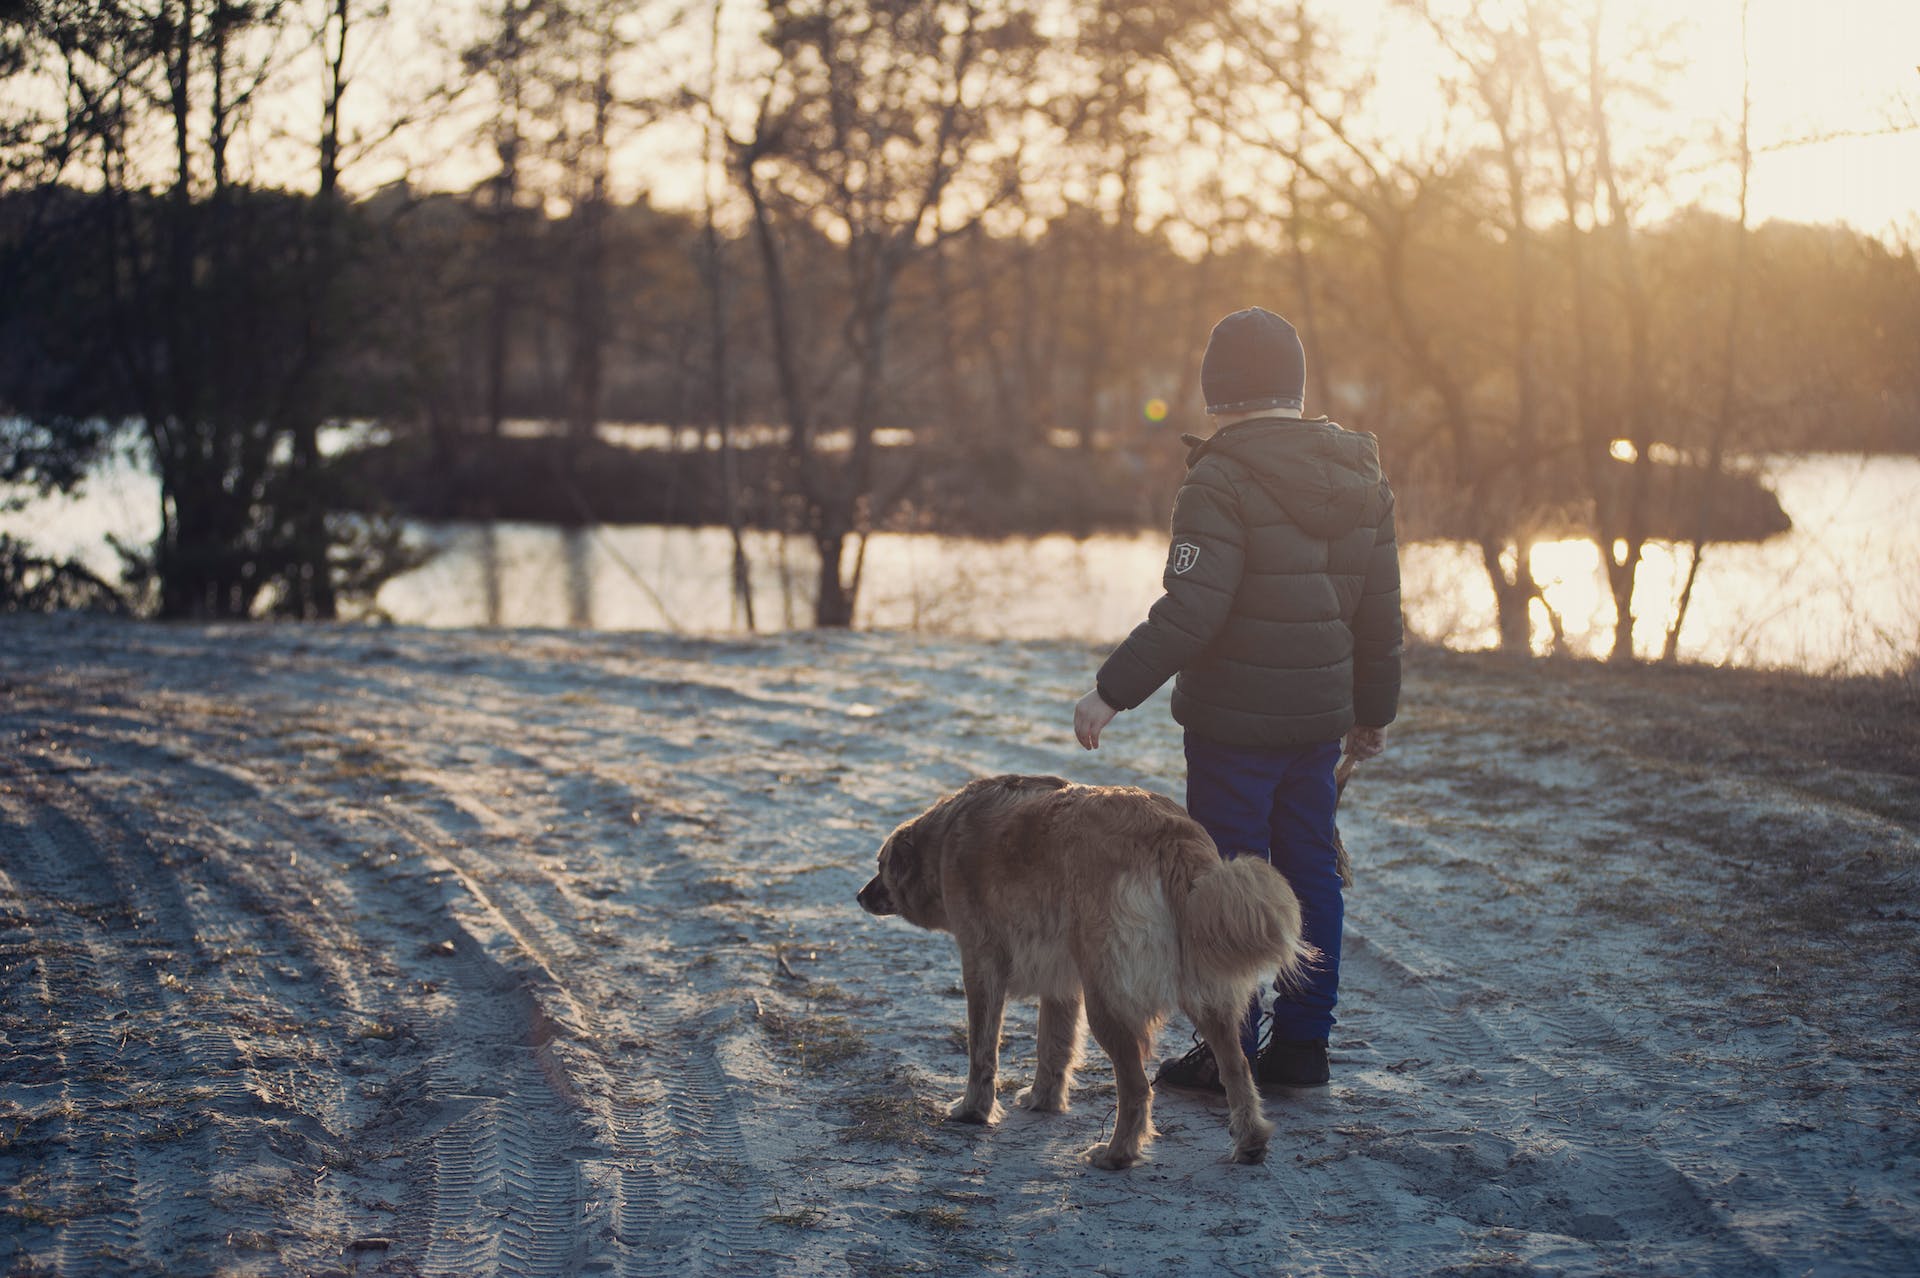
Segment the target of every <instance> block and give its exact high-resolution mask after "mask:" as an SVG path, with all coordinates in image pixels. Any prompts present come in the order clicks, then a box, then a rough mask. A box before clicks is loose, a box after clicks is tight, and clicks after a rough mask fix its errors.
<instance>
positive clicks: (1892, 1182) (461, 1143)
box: [0, 619, 1920, 1276]
mask: <svg viewBox="0 0 1920 1278" xmlns="http://www.w3.org/2000/svg"><path fill="white" fill-rule="evenodd" d="M1096 660H1097V656H1096V654H1095V653H1094V652H1093V651H1092V650H1090V649H1088V648H1086V647H1084V646H1079V645H1071V644H1009V643H978V642H948V641H926V640H922V639H918V638H915V637H911V636H903V635H869V634H852V635H831V636H812V635H794V636H782V637H775V638H766V639H754V640H744V641H740V640H735V641H719V640H686V639H677V638H671V637H665V636H659V635H644V634H634V635H606V634H601V635H572V634H569V635H560V634H552V633H528V632H517V633H503V632H444V631H420V630H405V629H391V630H368V629H350V628H295V627H267V626H259V627H244V628H234V627H161V626H139V625H123V624H113V623H107V622H97V621H85V620H70V619H60V620H44V619H12V620H6V621H4V622H0V1266H4V1267H5V1270H6V1271H7V1272H9V1273H15V1274H38V1273H59V1274H68V1275H91V1274H97V1273H168V1274H199V1273H213V1272H221V1273H261V1274H277V1273H298V1274H306V1273H339V1272H348V1273H397V1274H414V1273H420V1274H461V1275H464V1274H484V1273H496V1272H497V1273H508V1274H635V1275H642V1274H646V1275H653V1274H672V1275H676V1276H680V1275H685V1276H696V1275H758V1274H774V1273H781V1274H785V1273H793V1274H821V1275H841V1274H855V1275H869V1274H895V1273H935V1274H967V1273H976V1272H993V1273H1009V1274H1053V1273H1068V1272H1072V1273H1101V1274H1153V1275H1163V1274H1183V1273H1191V1274H1248V1275H1252V1274H1283V1273H1284V1274H1302V1275H1306V1274H1326V1275H1334V1274H1356V1275H1370V1274H1381V1275H1408V1274H1423V1273H1452V1274H1486V1275H1493V1274H1516V1275H1518V1274H1548V1273H1555V1274H1593V1273H1621V1274H1642V1273H1644V1274H1661V1275H1678V1274H1802V1273H1817V1274H1844V1273H1859V1274H1887V1273H1900V1272H1905V1273H1912V1272H1916V1271H1920V1201H1917V1200H1916V1195H1915V1192H1914V1185H1915V1181H1916V1176H1915V1173H1916V1169H1917V1168H1920V1157H1916V1156H1917V1155H1920V1105H1917V1097H1920V1053H1917V1052H1916V1039H1915V1029H1916V1023H1917V1021H1920V1017H1916V1006H1920V995H1916V986H1915V979H1916V978H1915V975H1914V954H1915V951H1916V946H1915V944H1914V942H1915V935H1916V933H1915V917H1916V916H1915V914H1914V913H1913V912H1912V908H1911V903H1912V900H1913V894H1914V885H1915V866H1916V864H1920V838H1916V829H1920V818H1917V817H1916V813H1915V806H1916V805H1915V803H1914V801H1913V795H1912V793H1911V786H1912V782H1911V780H1910V779H1905V778H1896V777H1890V776H1884V775H1875V774H1873V773H1871V772H1867V771H1861V770H1858V769H1857V768H1856V769H1847V768H1843V767H1835V766H1824V765H1822V766H1813V765H1809V767H1808V769H1806V771H1805V772H1804V774H1795V775H1792V776H1783V775H1782V774H1781V773H1780V771H1779V770H1778V769H1769V768H1762V767H1757V766H1756V767H1753V768H1751V769H1742V768H1740V767H1738V766H1729V765H1728V764H1727V763H1726V762H1725V759H1726V758H1732V759H1734V760H1735V761H1736V763H1737V761H1738V760H1739V759H1740V758H1742V757H1745V756H1743V755H1741V754H1740V753H1738V752H1737V751H1736V752H1733V753H1731V754H1727V755H1723V756H1722V757H1721V759H1719V760H1718V761H1716V760H1705V761H1703V760H1702V759H1700V758H1697V757H1691V756H1689V755H1688V754H1687V752H1686V751H1675V750H1667V749H1661V748H1658V743H1657V742H1656V743H1654V744H1652V745H1650V744H1649V741H1648V733H1647V732H1646V731H1644V730H1643V728H1644V722H1648V721H1651V719H1650V718H1649V717H1650V716H1657V714H1659V713H1661V712H1663V710H1664V711H1665V712H1668V713H1671V711H1672V707H1670V706H1668V707H1662V706H1661V705H1660V704H1659V703H1660V701H1661V693H1660V692H1659V690H1658V689H1657V688H1656V689H1654V690H1653V691H1650V692H1645V693H1644V694H1633V695H1629V694H1627V693H1624V692H1621V691H1619V690H1618V689H1615V688H1614V686H1613V685H1611V684H1604V683H1602V682H1601V681H1600V676H1596V675H1593V674H1591V673H1583V674H1580V675H1579V676H1578V677H1573V676H1571V675H1569V676H1567V677H1560V676H1558V675H1555V674H1554V673H1552V671H1551V669H1550V668H1548V669H1547V672H1546V673H1541V671H1542V668H1541V667H1537V666H1508V665H1503V664H1501V663H1496V662H1488V661H1477V662H1476V661H1472V660H1468V659H1462V658H1452V657H1445V656H1442V655H1438V654H1431V655H1425V656H1422V657H1420V658H1418V659H1416V660H1415V661H1414V662H1413V664H1412V668H1411V671H1410V679H1409V687H1408V695H1407V697H1406V704H1405V708H1404V711H1403V721H1402V723H1401V724H1400V725H1398V726H1397V728H1396V731H1395V733H1394V737H1393V745H1392V749H1391V751H1390V753H1389V755H1388V756H1387V757H1386V758H1384V759H1382V760H1380V761H1377V762H1375V763H1371V764H1369V765H1367V766H1366V767H1364V768H1363V769H1362V770H1361V772H1360V773H1359V775H1358V776H1357V778H1356V780H1355V782H1354V784H1353V786H1352V788H1351V789H1350V790H1349V792H1348V805H1347V810H1346V811H1345V813H1344V814H1343V830H1344V832H1345V834H1346V838H1347V841H1348V845H1349V846H1350V847H1351V848H1352V849H1353V850H1354V859H1355V862H1356V866H1357V872H1358V881H1357V883H1356V885H1355V887H1354V888H1353V890H1352V892H1351V894H1350V897H1349V901H1350V904H1349V927H1348V933H1347V938H1348V939H1347V954H1348V957H1347V966H1346V973H1347V974H1346V978H1345V985H1344V989H1343V1004H1342V1022H1341V1025H1340V1027H1339V1029H1338V1030H1337V1031H1336V1034H1335V1038H1334V1052H1333V1055H1334V1061H1335V1082H1334V1085H1333V1086H1332V1087H1331V1088H1330V1089H1328V1090H1326V1091H1322V1092H1318V1093H1313V1092H1307V1093H1300V1094H1297V1095H1295V1096H1291V1097H1285V1098H1278V1099H1274V1100H1270V1101H1269V1103H1268V1112H1269V1114H1270V1116H1272V1117H1273V1118H1274V1119H1275V1120H1276V1121H1277V1122H1278V1124H1279V1131H1278V1132H1277V1134H1276V1136H1275V1140H1274V1144H1273V1153H1272V1156H1271V1158H1270V1160H1269V1161H1268V1163H1267V1164H1266V1165H1264V1166H1261V1167H1253V1168H1247V1167H1236V1166H1230V1165H1226V1164H1223V1163H1222V1162H1220V1161H1219V1160H1220V1158H1221V1156H1222V1155H1223V1154H1224V1153H1225V1151H1226V1148H1227V1144H1228V1140H1227V1135H1226V1130H1225V1114H1224V1110H1223V1109H1221V1108H1219V1107H1215V1106H1210V1105H1208V1104H1206V1103H1203V1102H1201V1101H1198V1100H1195V1099H1193V1098H1190V1097H1187V1096H1184V1095H1178V1094H1175V1095H1164V1096H1162V1097H1160V1098H1159V1099H1158V1101H1157V1104H1156V1118H1157V1121H1158V1124H1159V1127H1160V1130H1161V1133H1162V1135H1161V1138H1160V1140H1159V1141H1158V1143H1157V1144H1156V1145H1155V1146H1154V1147H1153V1149H1152V1153H1151V1159H1150V1161H1149V1162H1148V1163H1146V1164H1145V1165H1144V1166H1142V1167H1140V1168H1138V1169H1135V1170H1134V1171H1131V1172H1128V1173H1122V1174H1112V1173H1105V1172H1099V1171H1093V1170H1090V1169H1088V1168H1087V1167H1085V1166H1084V1165H1082V1164H1080V1163H1079V1162H1077V1161H1076V1154H1077V1152H1078V1151H1079V1150H1081V1149H1083V1148H1085V1147H1086V1146H1087V1145H1088V1144H1090V1143H1091V1142H1093V1141H1094V1140H1095V1139H1097V1138H1098V1137H1099V1136H1100V1135H1101V1131H1102V1128H1103V1127H1104V1126H1105V1125H1107V1124H1109V1123H1110V1122H1111V1119H1112V1109H1113V1100H1112V1089H1111V1084H1110V1081H1109V1080H1110V1073H1109V1072H1108V1070H1107V1067H1106V1062H1105V1058H1104V1057H1102V1056H1100V1055H1099V1054H1098V1051H1097V1049H1091V1052H1092V1054H1091V1056H1090V1059H1089V1063H1088V1067H1087V1069H1086V1070H1085V1072H1084V1074H1083V1076H1082V1083H1081V1086H1080V1088H1079V1090H1078V1092H1077V1094H1076V1097H1075V1102H1074V1106H1073V1110H1072V1112H1071V1113H1069V1114H1067V1115H1065V1116H1061V1117H1041V1116H1035V1115H1030V1114H1026V1113H1024V1112H1021V1111H1013V1112H1012V1113H1011V1114H1010V1115H1009V1117H1008V1118H1007V1119H1006V1120H1005V1121H1004V1122H1003V1123H1002V1124H1001V1125H1000V1126H999V1127H997V1128H996V1129H994V1130H991V1131H983V1130H980V1129H976V1128H962V1127H954V1126H949V1125H946V1124H943V1123H942V1122H940V1121H938V1119H937V1117H936V1114H937V1106H939V1105H941V1104H943V1103H944V1102H945V1101H946V1100H948V1099H950V1098H951V1097H953V1096H954V1095H957V1094H958V1092H959V1090H960V1087H961V1082H962V1075H963V1071H964V1060H963V1055H962V1051H961V1043H962V1040H963V1036H964V1030H963V1028H962V1027H963V1025H964V1012H963V1002H962V998H961V995H960V990H959V986H958V963H957V960H956V958H955V955H954V952H953V949H952V946H951V943H950V942H949V941H948V940H947V939H946V938H944V937H940V936H936V935H931V934H927V933H922V932H919V931H916V930H915V929H913V928H911V927H909V926H907V925H906V924H904V923H901V922H899V921H898V920H876V919H872V918H869V917H867V916H866V915H865V914H863V913H862V912H861V911H860V910H859V908H858V907H857V906H856V905H855V904H854V900H853V894H854V892H855V890H856V889H857V888H858V887H859V886H860V884H861V883H862V882H863V881H864V880H865V878H866V876H867V874H868V873H869V869H870V866H871V863H872V857H873V853H874V851H875V850H876V848H877V847H878V844H879V842H880V839H881V838H882V837H883V835H884V834H885V832H886V831H887V830H888V829H890V828H891V827H892V826H893V825H894V824H895V823H897V822H898V821H900V820H902V819H905V818H906V817H908V816H911V815H912V814H914V813H915V812H917V811H918V810H920V808H921V807H923V806H924V805H925V804H926V803H927V802H929V801H931V800H932V799H933V798H934V797H936V796H937V795H938V794H939V793H941V792H942V791H944V790H946V789H948V788H950V787H953V786H956V785H958V784H960V783H961V782H963V781H964V780H966V779H967V778H969V777H971V776H975V775H980V774H987V773H995V772H1004V771H1024V772H1055V773H1060V774H1063V775H1066V776H1068V777H1071V778H1074V779H1076V780H1084V781H1091V782H1125V783H1135V784H1142V785H1147V786H1150V787H1152V788H1156V789H1160V790H1163V791H1167V792H1170V793H1173V794H1175V795H1176V796H1177V795H1178V794H1179V793H1180V785H1181V776H1182V764H1181V759H1180V750H1179V738H1178V735H1177V730H1176V729H1175V728H1174V727H1173V726H1172V725H1171V724H1170V722H1169V721H1168V720H1167V717H1166V714H1165V706H1164V693H1163V694H1162V696H1161V697H1160V698H1156V699H1155V701H1154V702H1152V703H1150V704H1149V705H1148V706H1147V707H1145V708H1143V709H1142V710H1141V711H1139V712H1136V713H1132V714H1129V715H1125V716H1122V717H1121V719H1120V720H1118V721H1117V722H1116V723H1115V725H1114V727H1113V728H1112V729H1110V730H1109V736H1108V739H1107V745H1106V747H1105V748H1103V749H1102V750H1101V751H1100V752H1099V753H1098V754H1096V755H1086V754H1083V753H1081V752H1080V751H1079V750H1078V749H1077V748H1076V747H1074V746H1073V744H1072V741H1071V734H1070V732H1069V718H1070V712H1071V706H1072V703H1073V700H1074V699H1075V698H1076V697H1077V696H1078V695H1079V693H1080V692H1081V691H1082V690H1083V689H1084V687H1085V685H1086V683H1087V681H1088V680H1089V678H1090V675H1091V671H1092V670H1093V668H1094V665H1095V663H1096ZM1686 686H1687V687H1694V686H1696V684H1687V685H1686ZM1755 757H1758V756H1755ZM1032 1024H1033V1017H1032V1011H1031V1009H1030V1008H1021V1009H1018V1010H1017V1011H1016V1013H1015V1014H1014V1015H1013V1016H1012V1017H1010V1019H1009V1031H1008V1041H1007V1049H1006V1052H1005V1063H1006V1071H1005V1074H1004V1080H1005V1082H1006V1084H1007V1085H1008V1086H1010V1087H1012V1086H1018V1085H1020V1084H1021V1083H1022V1081H1023V1076H1024V1075H1025V1074H1026V1073H1027V1072H1028V1071H1029V1070H1030V1068H1031V1060H1032V1055H1031V1051H1032V1049H1031V1030H1032ZM1185 1044H1186V1031H1185V1027H1183V1026H1180V1025H1178V1024H1176V1025H1175V1026H1172V1027H1170V1028H1169V1029H1168V1031H1167V1032H1166V1033H1165V1034H1164V1035H1163V1036H1162V1051H1163V1053H1171V1052H1176V1051H1178V1050H1180V1049H1182V1048H1184V1046H1185Z"/></svg>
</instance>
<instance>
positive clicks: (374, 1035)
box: [347, 1021, 400, 1043]
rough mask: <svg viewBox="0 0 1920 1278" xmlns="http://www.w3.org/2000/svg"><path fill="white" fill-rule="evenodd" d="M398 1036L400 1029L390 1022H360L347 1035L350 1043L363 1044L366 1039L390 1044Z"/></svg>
mask: <svg viewBox="0 0 1920 1278" xmlns="http://www.w3.org/2000/svg"><path fill="white" fill-rule="evenodd" d="M399 1036H400V1027H399V1026H398V1025H395V1024H394V1023H393V1022H392V1021H362V1022H361V1023H360V1024H358V1025H356V1026H354V1027H353V1029H352V1030H351V1031H350V1032H349V1033H348V1034H347V1039H348V1041H350V1042H356V1043H357V1042H364V1041H366V1040H367V1039H379V1040H380V1041H381V1042H390V1041H392V1040H393V1039H396V1038H398V1037H399Z"/></svg>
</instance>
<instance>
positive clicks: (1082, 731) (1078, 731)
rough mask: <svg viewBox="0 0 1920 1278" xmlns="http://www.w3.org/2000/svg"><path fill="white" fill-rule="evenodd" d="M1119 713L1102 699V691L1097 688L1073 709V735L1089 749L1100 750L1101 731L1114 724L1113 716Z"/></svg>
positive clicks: (1081, 699)
mask: <svg viewBox="0 0 1920 1278" xmlns="http://www.w3.org/2000/svg"><path fill="white" fill-rule="evenodd" d="M1119 713H1120V712H1119V711H1118V710H1115V709H1114V708H1113V707H1112V706H1110V705H1108V704H1107V703H1106V702H1105V701H1104V700H1102V699H1101V697H1100V690H1099V689H1098V688H1095V689H1094V690H1093V691H1092V692H1089V693H1088V694H1087V695H1086V696H1084V697H1082V698H1080V704H1078V705H1076V706H1075V707H1074V708H1073V735H1074V736H1076V737H1078V738H1079V739H1080V744H1081V745H1083V746H1085V747H1086V748H1087V749H1089V750H1098V749H1099V748H1100V730H1101V729H1102V728H1104V727H1106V726H1107V725H1108V724H1109V723H1112V722H1113V716H1115V715H1116V714H1119Z"/></svg>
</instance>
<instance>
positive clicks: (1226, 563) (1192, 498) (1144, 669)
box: [1094, 466, 1246, 710]
mask: <svg viewBox="0 0 1920 1278" xmlns="http://www.w3.org/2000/svg"><path fill="white" fill-rule="evenodd" d="M1245 560H1246V533H1245V532H1244V530H1243V529H1242V528H1241V525H1240V501H1239V498H1238V496H1237V495H1236V494H1235V493H1234V491H1233V489H1232V488H1231V487H1230V486H1229V485H1228V482H1227V479H1226V476H1225V475H1223V474H1221V473H1220V472H1219V470H1217V469H1216V468H1214V467H1211V466H1208V467H1204V468H1200V469H1196V470H1195V471H1194V472H1192V473H1191V474H1189V475H1188V477H1187V482H1186V483H1184V484H1182V485H1181V486H1180V494H1179V496H1177V497H1175V498H1174V501H1173V545H1172V547H1171V548H1170V549H1169V551H1168V552H1167V567H1166V571H1165V573H1163V574H1162V576H1161V586H1162V588H1163V589H1164V590H1165V591H1166V593H1165V594H1164V595H1162V596H1161V597H1160V600H1159V602H1157V603H1155V604H1154V605H1153V608H1152V610H1151V611H1149V612H1148V613H1147V619H1146V620H1145V621H1143V622H1141V623H1140V624H1139V625H1138V626H1136V627H1134V630H1133V633H1132V634H1130V635H1128V636H1127V637H1126V639H1125V640H1124V641H1123V642H1122V643H1121V644H1120V646H1119V647H1118V648H1115V649H1114V650H1113V655H1112V656H1110V657H1108V658H1107V660H1106V664H1105V665H1102V666H1101V667H1100V674H1099V678H1098V680H1097V681H1096V682H1095V685H1094V686H1095V688H1096V689H1097V690H1098V692H1099V694H1100V699H1101V700H1102V701H1104V702H1106V703H1107V705H1109V706H1111V707H1112V708H1113V709H1115V710H1131V709H1133V707H1135V706H1137V705H1139V704H1140V703H1141V702H1142V701H1145V700H1146V699H1147V698H1148V697H1150V696H1152V695H1153V691H1154V689H1156V688H1158V687H1159V686H1160V685H1161V684H1163V683H1165V682H1166V681H1167V680H1168V679H1171V678H1172V677H1173V676H1174V675H1175V674H1176V673H1178V672H1179V671H1180V669H1181V668H1182V667H1184V666H1186V665H1188V664H1189V663H1190V662H1192V661H1193V659H1194V658H1196V657H1198V656H1199V655H1200V654H1201V653H1202V652H1203V651H1205V650H1206V647H1207V645H1208V644H1210V643H1212V642H1213V639H1214V636H1215V635H1217V634H1219V633H1220V629H1221V627H1222V626H1224V625H1226V623H1227V615H1228V614H1229V613H1230V612H1231V611H1232V610H1233V597H1234V595H1235V593H1236V592H1237V591H1238V590H1239V589H1240V570H1241V566H1242V565H1243V564H1244V562H1245Z"/></svg>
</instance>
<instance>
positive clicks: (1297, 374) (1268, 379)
mask: <svg viewBox="0 0 1920 1278" xmlns="http://www.w3.org/2000/svg"><path fill="white" fill-rule="evenodd" d="M1306 392H1307V353H1306V351H1305V349H1304V348H1302V347H1301V345H1300V334H1298V333H1296V332H1294V330H1293V325H1291V324H1289V323H1287V321H1286V320H1284V319H1282V318H1280V317H1279V316H1278V315H1275V314H1274V313H1273V312H1272V311H1267V310H1262V309H1261V308H1260V307H1258V306H1250V307H1248V308H1247V309H1246V310H1244V311H1235V312H1234V313H1233V314H1231V315H1229V316H1227V317H1226V318H1225V319H1223V320H1221V321H1220V322H1219V323H1218V324H1215V325H1214V326H1213V335H1212V336H1211V337H1209V338H1207V353H1206V355H1205V356H1204V357H1202V359H1201V360H1200V393H1201V394H1202V395H1204V396H1206V399H1207V411H1208V412H1209V413H1251V412H1256V411H1258V410H1260V409H1262V408H1292V409H1300V408H1304V407H1305V406H1306Z"/></svg>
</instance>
